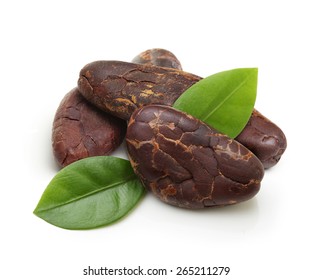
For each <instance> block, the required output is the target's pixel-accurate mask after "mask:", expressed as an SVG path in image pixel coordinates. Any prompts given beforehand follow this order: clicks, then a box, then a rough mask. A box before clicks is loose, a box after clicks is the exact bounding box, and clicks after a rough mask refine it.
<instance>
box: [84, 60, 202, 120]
mask: <svg viewBox="0 0 312 280" xmlns="http://www.w3.org/2000/svg"><path fill="white" fill-rule="evenodd" d="M199 80H200V77H198V76H196V75H193V74H189V73H186V72H183V71H180V70H176V69H173V68H165V67H158V66H154V65H143V64H135V63H128V62H122V61H95V62H92V63H89V64H87V65H86V66H85V67H84V68H83V69H82V70H81V71H80V77H79V80H78V88H79V91H80V92H81V94H82V95H83V96H84V97H85V98H86V99H87V100H89V101H90V102H91V103H93V104H94V105H96V106H98V107H99V108H100V109H102V110H104V111H106V112H109V113H111V114H113V115H115V116H117V117H119V118H122V119H124V120H129V118H130V116H131V114H132V113H133V112H134V110H135V109H137V108H139V107H141V106H143V105H147V104H164V105H172V104H173V103H174V101H175V100H176V99H177V98H178V97H179V96H180V95H181V94H182V93H183V92H184V91H185V90H186V89H188V88H189V87H190V86H191V85H193V84H194V83H196V82H197V81H199Z"/></svg>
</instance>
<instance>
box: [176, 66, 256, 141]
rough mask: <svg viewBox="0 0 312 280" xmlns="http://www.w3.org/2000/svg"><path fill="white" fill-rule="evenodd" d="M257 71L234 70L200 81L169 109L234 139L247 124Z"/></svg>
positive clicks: (253, 69)
mask: <svg viewBox="0 0 312 280" xmlns="http://www.w3.org/2000/svg"><path fill="white" fill-rule="evenodd" d="M257 77H258V69H257V68H238V69H233V70H229V71H224V72H220V73H217V74H214V75H211V76H209V77H207V78H205V79H202V80H200V81H199V82H197V83H196V84H194V85H193V86H191V87H190V88H188V89H187V90H186V91H185V92H184V93H183V94H182V95H181V96H180V97H179V98H178V99H177V100H176V101H175V103H174V104H173V107H174V108H176V109H178V110H181V111H184V112H186V113H188V114H190V115H193V116H194V117H197V118H198V119H200V120H202V121H204V122H205V123H207V124H208V125H210V126H211V127H213V128H215V129H217V130H218V131H220V132H221V133H224V134H227V135H228V136H230V137H232V138H235V137H236V136H237V135H238V134H239V133H240V132H241V131H242V130H243V129H244V127H245V125H246V124H247V122H248V120H249V118H250V116H251V113H252V111H253V108H254V105H255V101H256V95H257Z"/></svg>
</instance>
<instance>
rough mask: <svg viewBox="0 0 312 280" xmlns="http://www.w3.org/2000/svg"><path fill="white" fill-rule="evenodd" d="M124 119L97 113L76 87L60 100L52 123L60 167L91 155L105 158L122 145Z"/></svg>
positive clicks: (124, 129) (53, 141)
mask: <svg viewBox="0 0 312 280" xmlns="http://www.w3.org/2000/svg"><path fill="white" fill-rule="evenodd" d="M125 131H126V123H125V121H123V120H120V119H117V118H116V117H113V116H110V115H108V114H107V113H105V112H103V111H100V110H99V109H98V108H96V107H95V106H94V105H92V104H90V103H89V102H87V101H86V100H85V98H83V96H82V95H81V94H80V93H79V91H78V89H77V88H74V89H73V90H71V91H70V92H69V93H68V94H66V95H65V97H64V99H63V100H62V101H61V103H60V105H59V107H58V109H57V111H56V114H55V117H54V122H53V131H52V147H53V153H54V156H55V159H56V161H57V162H58V164H59V165H60V166H62V167H64V166H66V165H68V164H70V163H72V162H74V161H77V160H79V159H82V158H86V157H90V156H99V155H108V154H110V153H111V152H112V151H113V150H115V149H116V148H117V147H118V146H119V145H120V143H121V142H122V140H123V138H124V135H125Z"/></svg>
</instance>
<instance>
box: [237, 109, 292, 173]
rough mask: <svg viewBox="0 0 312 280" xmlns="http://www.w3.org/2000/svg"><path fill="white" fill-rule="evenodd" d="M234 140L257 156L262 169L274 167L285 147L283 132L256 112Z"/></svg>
mask: <svg viewBox="0 0 312 280" xmlns="http://www.w3.org/2000/svg"><path fill="white" fill-rule="evenodd" d="M236 140H237V141H239V142H240V143H242V144H243V145H244V146H246V147H247V148H248V149H249V150H251V151H252V152H253V153H254V154H255V155H257V157H258V158H259V159H260V161H261V162H262V164H263V166H264V168H270V167H272V166H274V165H276V164H277V163H278V161H279V160H280V158H281V156H282V155H283V153H284V152H285V150H286V147H287V140H286V137H285V134H284V133H283V131H282V130H281V129H280V128H279V127H278V126H277V125H276V124H274V123H273V122H271V121H270V120H269V119H267V118H266V117H265V116H263V115H262V114H261V113H259V112H258V111H257V110H254V111H253V113H252V115H251V117H250V119H249V121H248V123H247V125H246V126H245V128H244V129H243V131H242V132H241V133H240V134H239V135H238V136H237V137H236Z"/></svg>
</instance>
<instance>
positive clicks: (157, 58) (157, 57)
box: [132, 49, 182, 70]
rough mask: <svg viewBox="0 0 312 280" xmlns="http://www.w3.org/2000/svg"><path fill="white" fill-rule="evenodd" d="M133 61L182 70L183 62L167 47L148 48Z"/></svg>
mask: <svg viewBox="0 0 312 280" xmlns="http://www.w3.org/2000/svg"><path fill="white" fill-rule="evenodd" d="M132 62H133V63H138V64H149V65H155V66H161V67H169V68H174V69H178V70H182V66H181V63H180V61H179V60H178V59H177V57H176V56H175V55H174V54H173V53H172V52H170V51H168V50H165V49H149V50H146V51H144V52H142V53H140V54H139V55H137V56H136V57H135V58H133V59H132Z"/></svg>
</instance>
